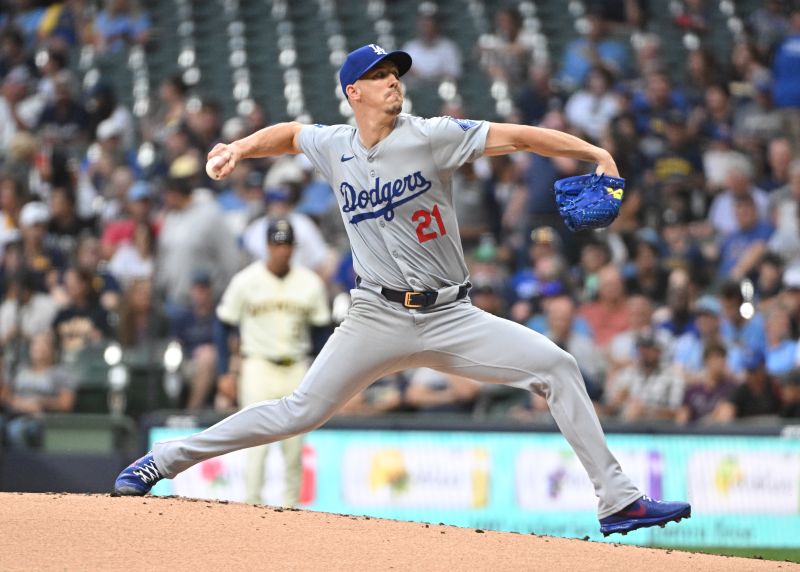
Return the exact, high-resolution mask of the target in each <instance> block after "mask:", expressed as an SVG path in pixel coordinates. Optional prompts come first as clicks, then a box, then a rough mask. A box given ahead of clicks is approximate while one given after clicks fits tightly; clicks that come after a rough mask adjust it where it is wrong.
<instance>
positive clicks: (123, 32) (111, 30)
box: [94, 0, 150, 53]
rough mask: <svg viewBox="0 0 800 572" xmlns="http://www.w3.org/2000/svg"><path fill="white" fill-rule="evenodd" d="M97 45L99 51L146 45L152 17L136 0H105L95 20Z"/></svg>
mask: <svg viewBox="0 0 800 572" xmlns="http://www.w3.org/2000/svg"><path fill="white" fill-rule="evenodd" d="M94 29H95V47H96V48H97V50H98V51H99V52H101V53H102V52H119V51H121V50H123V49H124V48H126V47H128V46H132V45H144V44H145V43H146V42H147V40H148V39H149V38H150V18H149V17H148V16H147V14H146V13H145V12H144V11H142V10H141V9H140V8H139V5H138V2H137V1H136V0H105V7H104V8H103V9H102V10H100V12H98V13H97V17H96V18H95V21H94Z"/></svg>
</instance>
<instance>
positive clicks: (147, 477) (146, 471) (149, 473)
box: [133, 461, 161, 485]
mask: <svg viewBox="0 0 800 572" xmlns="http://www.w3.org/2000/svg"><path fill="white" fill-rule="evenodd" d="M133 474H134V475H136V476H137V477H139V478H140V479H142V480H143V481H144V483H145V484H147V485H149V484H150V483H151V482H154V481H157V480H159V479H160V478H161V473H159V472H158V468H156V463H155V461H150V462H149V463H147V464H145V465H142V466H141V467H139V468H138V469H136V470H135V471H133Z"/></svg>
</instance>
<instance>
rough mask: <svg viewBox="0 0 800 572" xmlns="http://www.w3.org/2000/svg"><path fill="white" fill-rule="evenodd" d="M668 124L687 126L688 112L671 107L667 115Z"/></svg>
mask: <svg viewBox="0 0 800 572" xmlns="http://www.w3.org/2000/svg"><path fill="white" fill-rule="evenodd" d="M665 120H666V122H667V125H680V126H683V127H685V126H686V114H685V113H684V112H683V111H681V110H680V109H671V110H670V111H669V112H668V113H667V116H666V117H665Z"/></svg>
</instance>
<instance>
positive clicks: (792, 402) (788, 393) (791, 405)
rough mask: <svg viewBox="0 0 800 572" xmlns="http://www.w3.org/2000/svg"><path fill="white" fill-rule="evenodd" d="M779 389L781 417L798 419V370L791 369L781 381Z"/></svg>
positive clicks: (799, 378) (799, 410)
mask: <svg viewBox="0 0 800 572" xmlns="http://www.w3.org/2000/svg"><path fill="white" fill-rule="evenodd" d="M781 389H782V399H783V409H781V417H800V369H793V370H792V371H790V372H789V373H788V374H786V375H785V376H784V377H783V378H782V379H781Z"/></svg>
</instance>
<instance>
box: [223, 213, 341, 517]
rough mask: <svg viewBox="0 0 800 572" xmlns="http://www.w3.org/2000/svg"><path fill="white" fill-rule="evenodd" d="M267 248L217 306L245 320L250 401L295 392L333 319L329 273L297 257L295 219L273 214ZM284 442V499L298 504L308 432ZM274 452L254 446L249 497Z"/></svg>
mask: <svg viewBox="0 0 800 572" xmlns="http://www.w3.org/2000/svg"><path fill="white" fill-rule="evenodd" d="M267 248H268V250H269V259H268V261H267V262H266V263H265V262H263V261H261V260H258V261H256V262H253V263H252V264H250V265H249V266H247V267H246V268H244V269H243V270H241V271H240V272H239V273H237V274H236V275H235V276H234V277H233V278H232V279H231V282H230V284H229V285H228V287H227V289H226V290H225V293H224V294H223V296H222V300H221V302H220V304H219V306H218V307H217V316H218V317H219V319H220V320H221V321H222V322H224V323H225V324H227V325H230V326H239V338H240V343H239V344H238V345H239V348H240V357H241V360H240V361H241V371H240V375H239V384H238V400H239V406H240V407H242V408H245V407H247V406H249V405H252V404H254V403H259V402H261V401H266V400H273V399H275V400H276V399H280V398H281V397H284V396H287V395H289V394H291V393H292V391H294V389H295V388H296V387H297V386H298V385H300V382H301V381H302V379H303V376H304V375H305V373H306V371H307V370H308V365H309V363H308V361H309V360H308V355H309V353H310V351H311V347H312V344H311V342H312V340H311V328H312V327H315V326H319V327H321V326H327V325H328V324H329V323H330V320H331V315H330V307H329V304H328V297H327V293H326V291H325V284H324V283H323V281H322V280H321V279H320V278H319V276H317V274H315V273H314V272H313V271H311V270H308V269H305V268H302V267H299V266H292V265H291V263H290V259H291V257H292V251H293V248H294V230H293V229H292V226H291V224H290V223H289V221H288V220H286V219H278V220H275V221H272V222H271V224H270V225H269V226H268V230H267ZM236 361H237V360H236V359H235V358H233V359H231V363H235V362H236ZM281 448H282V451H283V458H284V461H285V466H286V473H285V474H286V480H285V487H284V503H285V505H286V506H290V507H291V506H295V505H296V504H297V503H298V501H299V497H300V485H301V479H302V464H301V462H302V459H301V456H302V450H303V438H302V436H301V435H298V436H296V437H292V438H291V439H286V440H285V441H282V442H281ZM266 456H267V445H262V446H260V447H253V448H252V449H250V451H249V454H248V459H247V469H246V477H245V479H246V484H245V489H246V501H247V502H250V503H255V504H259V503H261V502H262V498H261V490H262V488H263V485H264V463H265V460H266Z"/></svg>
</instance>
